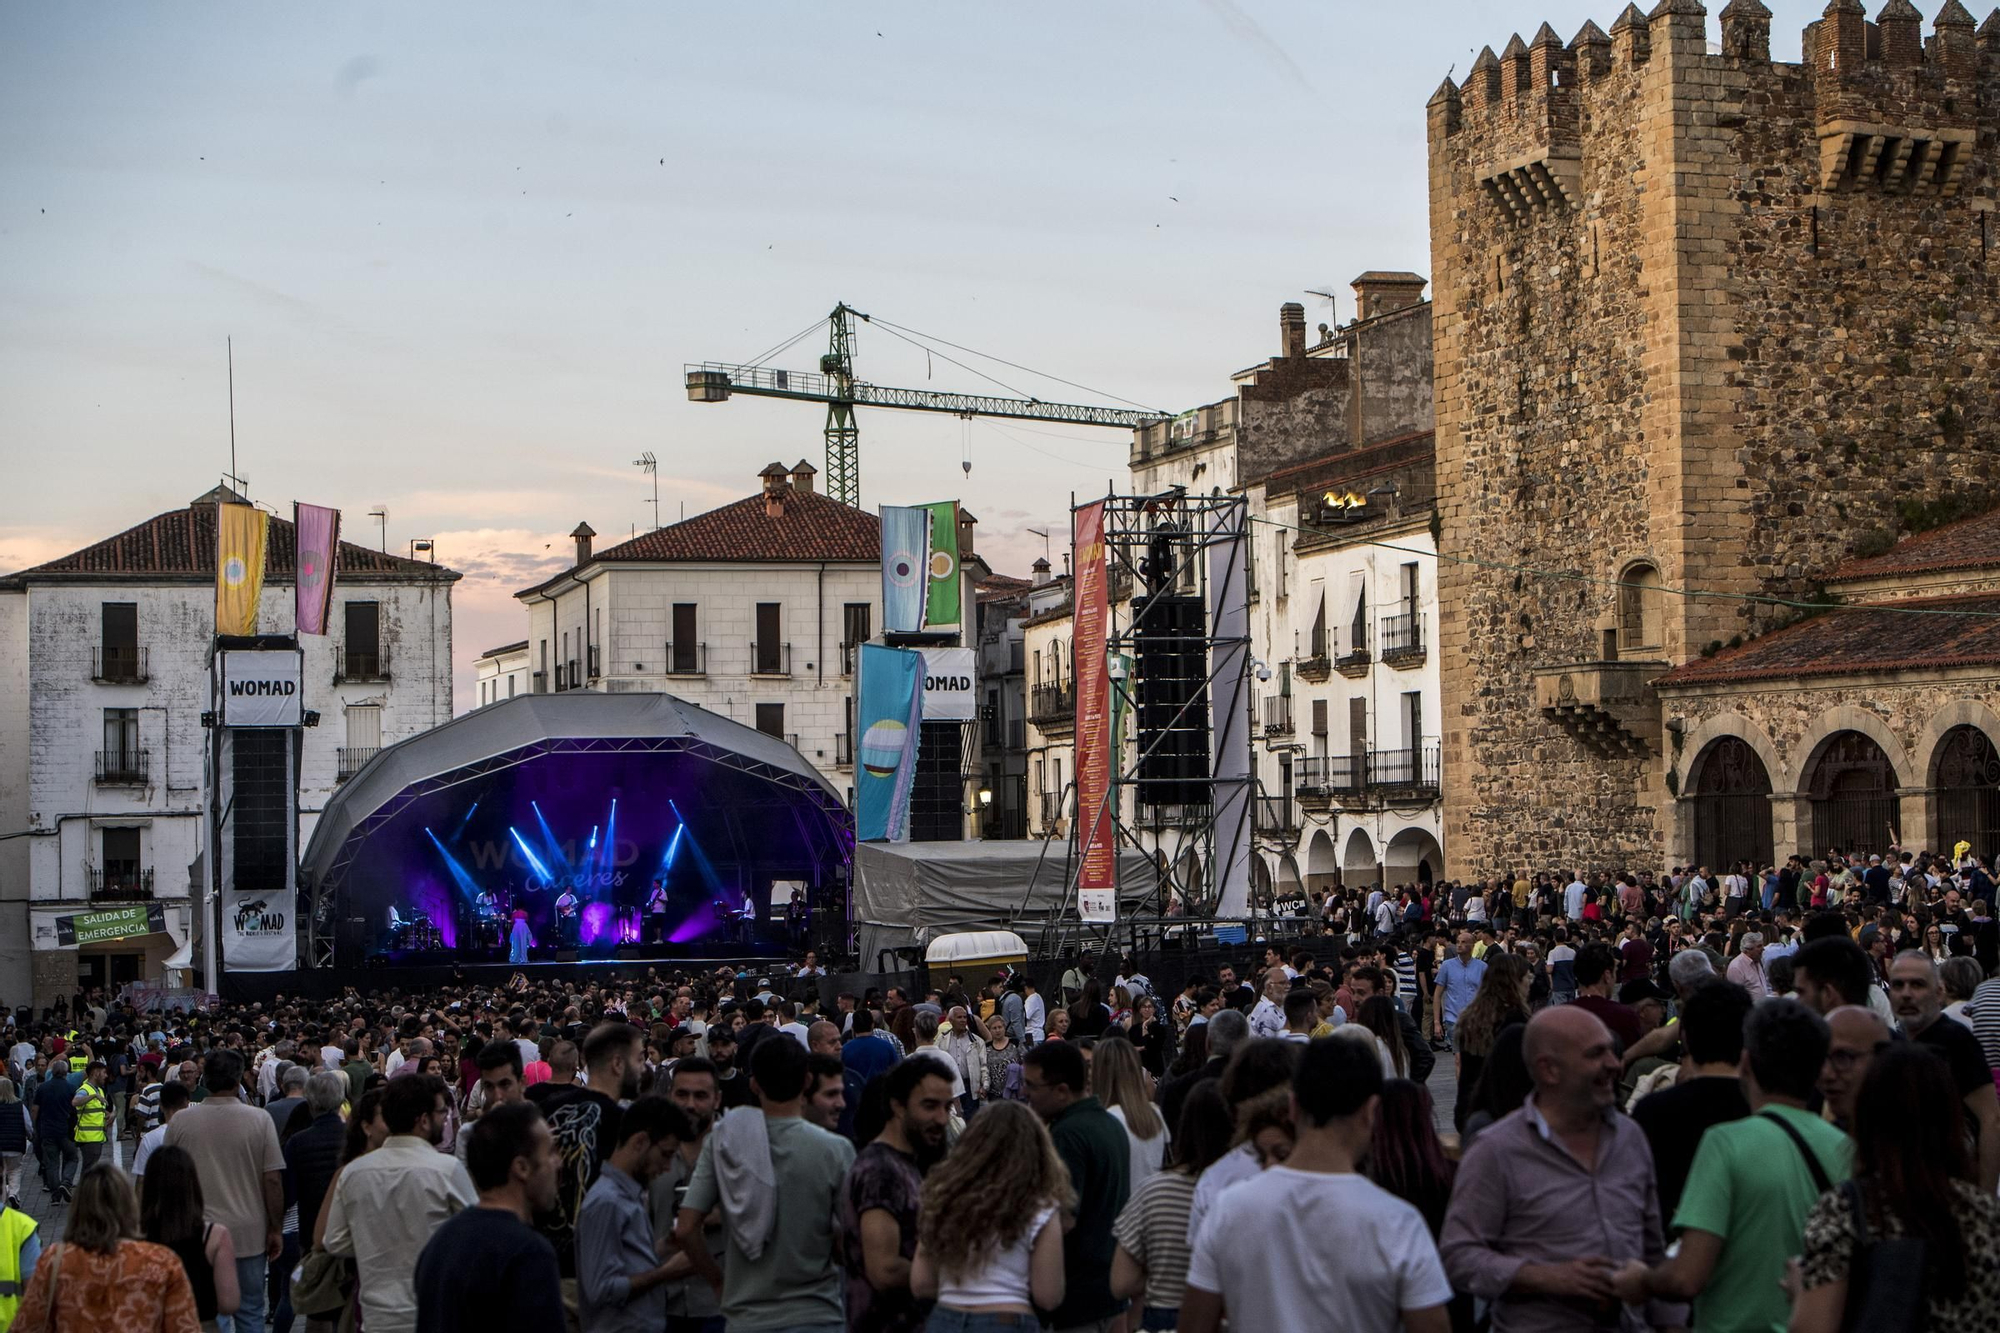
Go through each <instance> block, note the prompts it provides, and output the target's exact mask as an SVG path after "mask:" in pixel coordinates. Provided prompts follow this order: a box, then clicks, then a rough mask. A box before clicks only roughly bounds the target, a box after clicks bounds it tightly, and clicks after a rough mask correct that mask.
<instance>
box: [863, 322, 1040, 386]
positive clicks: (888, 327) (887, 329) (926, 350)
mask: <svg viewBox="0 0 2000 1333" xmlns="http://www.w3.org/2000/svg"><path fill="white" fill-rule="evenodd" d="M871 322H872V323H879V324H882V331H883V332H884V333H886V334H888V335H889V336H890V337H891V338H896V339H900V340H901V341H903V342H906V343H908V344H909V345H910V346H912V347H914V348H916V349H917V350H918V351H920V352H922V353H923V354H924V355H925V356H926V357H929V356H936V357H937V359H938V360H940V361H949V362H951V364H952V365H954V366H957V367H958V368H959V369H960V370H963V371H965V372H966V373H967V374H969V375H977V376H979V378H980V379H983V380H985V381H986V382H987V383H988V384H997V385H999V386H1000V387H1001V388H1003V389H1005V390H1006V391H1007V392H1008V393H1012V394H1018V395H1020V396H1021V397H1023V398H1027V399H1030V400H1032V401H1037V402H1038V401H1040V400H1039V399H1036V398H1035V395H1033V394H1031V393H1029V392H1028V391H1027V390H1026V389H1017V388H1015V387H1014V386H1013V385H1011V384H1009V383H1007V382H1006V381H1005V380H996V379H994V378H993V377H992V376H991V375H988V374H987V373H986V372H984V371H982V370H974V369H973V368H972V367H971V366H968V365H966V364H965V362H963V361H958V360H954V359H953V358H951V357H948V356H946V355H945V354H944V353H943V352H939V351H935V350H934V349H932V348H930V347H926V346H925V345H924V344H922V343H920V342H918V341H917V340H916V339H914V338H905V337H903V335H902V334H900V333H898V332H896V328H895V326H894V325H892V324H888V323H885V322H883V321H881V320H874V321H871ZM974 355H977V353H975V354H974Z"/></svg>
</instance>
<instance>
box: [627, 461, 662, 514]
mask: <svg viewBox="0 0 2000 1333" xmlns="http://www.w3.org/2000/svg"><path fill="white" fill-rule="evenodd" d="M632 466H633V467H636V468H638V469H640V470H641V471H643V472H644V473H645V474H646V475H647V476H649V477H651V478H652V479H653V530H654V531H655V532H658V531H659V529H660V460H659V459H657V458H655V457H653V451H652V450H651V449H648V450H647V451H646V452H645V453H643V454H640V455H639V456H638V457H637V458H635V459H633V460H632Z"/></svg>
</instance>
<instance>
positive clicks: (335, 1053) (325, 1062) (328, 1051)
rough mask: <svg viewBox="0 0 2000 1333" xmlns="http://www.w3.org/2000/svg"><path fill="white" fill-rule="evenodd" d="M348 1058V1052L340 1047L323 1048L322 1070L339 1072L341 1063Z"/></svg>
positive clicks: (320, 1049)
mask: <svg viewBox="0 0 2000 1333" xmlns="http://www.w3.org/2000/svg"><path fill="white" fill-rule="evenodd" d="M346 1058H347V1052H346V1051H344V1050H342V1049H341V1048H340V1047H338V1046H322V1047H320V1048H319V1063H320V1068H322V1069H334V1070H337V1069H339V1068H340V1063H341V1061H342V1060H344V1059H346Z"/></svg>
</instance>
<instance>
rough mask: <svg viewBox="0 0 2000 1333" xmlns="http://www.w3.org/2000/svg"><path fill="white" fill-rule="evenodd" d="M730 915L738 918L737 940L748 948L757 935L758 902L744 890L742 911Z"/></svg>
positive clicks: (748, 891)
mask: <svg viewBox="0 0 2000 1333" xmlns="http://www.w3.org/2000/svg"><path fill="white" fill-rule="evenodd" d="M730 915H732V916H734V917H735V918H736V938H737V940H738V941H739V942H741V943H742V944H743V945H744V946H745V947H748V945H749V944H750V942H751V940H752V939H753V938H755V936H756V933H757V900H756V899H755V898H752V897H751V896H750V890H748V889H745V890H743V908H742V910H741V911H738V912H732V913H731V914H730Z"/></svg>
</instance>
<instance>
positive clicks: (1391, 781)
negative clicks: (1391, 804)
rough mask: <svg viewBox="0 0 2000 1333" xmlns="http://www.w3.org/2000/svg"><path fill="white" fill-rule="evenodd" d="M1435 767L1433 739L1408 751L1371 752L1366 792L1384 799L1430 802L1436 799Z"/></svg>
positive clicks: (1435, 745) (1435, 750)
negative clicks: (1406, 798)
mask: <svg viewBox="0 0 2000 1333" xmlns="http://www.w3.org/2000/svg"><path fill="white" fill-rule="evenodd" d="M1438 766H1439V759H1438V742H1437V739H1436V738H1435V737H1433V738H1432V739H1430V740H1426V741H1422V742H1420V743H1419V744H1418V745H1417V746H1415V747H1414V748H1412V749H1408V750H1370V751H1369V752H1368V789H1369V790H1370V791H1372V792H1377V793H1380V794H1382V795H1383V796H1387V797H1395V796H1408V797H1414V798H1419V799H1422V800H1430V799H1431V798H1433V797H1435V796H1436V795H1437V790H1438Z"/></svg>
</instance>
